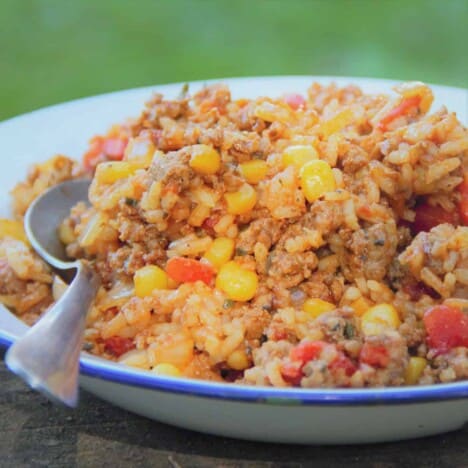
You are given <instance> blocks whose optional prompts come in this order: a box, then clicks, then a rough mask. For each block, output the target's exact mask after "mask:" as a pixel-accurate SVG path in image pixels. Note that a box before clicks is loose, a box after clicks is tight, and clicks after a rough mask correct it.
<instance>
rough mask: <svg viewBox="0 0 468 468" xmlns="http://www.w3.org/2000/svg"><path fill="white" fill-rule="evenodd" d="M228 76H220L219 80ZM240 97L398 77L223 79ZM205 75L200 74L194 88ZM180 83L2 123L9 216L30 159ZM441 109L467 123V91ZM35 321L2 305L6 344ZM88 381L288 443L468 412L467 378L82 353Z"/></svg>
mask: <svg viewBox="0 0 468 468" xmlns="http://www.w3.org/2000/svg"><path fill="white" fill-rule="evenodd" d="M217 81H220V80H217ZM221 81H223V82H225V83H227V84H228V85H229V86H230V88H231V91H232V93H233V96H234V97H255V96H258V95H270V96H280V95H281V94H283V93H285V92H305V90H306V89H307V87H308V86H309V85H310V84H311V82H312V81H319V82H322V83H329V82H331V81H335V82H336V83H337V84H338V85H343V84H349V83H353V84H357V85H359V86H361V87H362V88H363V90H364V91H365V92H370V93H372V92H389V91H390V87H391V86H392V85H394V84H395V83H396V82H394V81H388V80H375V79H365V78H352V77H348V78H342V77H339V78H338V77H265V78H241V79H223V80H221ZM204 83H205V82H197V83H192V84H191V85H190V89H191V91H194V90H197V89H199V88H200V87H202V86H203V85H204ZM180 89H181V84H173V85H165V86H156V87H151V88H140V89H134V90H129V91H122V92H117V93H111V94H106V95H102V96H97V97H91V98H86V99H81V100H78V101H73V102H69V103H66V104H60V105H57V106H52V107H49V108H45V109H42V110H39V111H35V112H32V113H29V114H26V115H23V116H19V117H16V118H13V119H11V120H8V121H5V122H3V123H1V124H0V144H1V148H2V155H3V156H2V163H3V164H2V170H1V171H0V195H1V197H0V216H1V217H4V216H7V215H8V214H9V197H8V191H9V190H10V189H11V188H12V187H13V186H14V185H15V183H16V182H18V181H19V180H20V179H22V178H23V177H24V175H25V173H26V170H27V168H28V166H29V165H31V164H32V163H34V162H37V161H41V160H45V159H47V158H48V157H50V156H51V155H53V154H55V153H62V154H66V155H68V156H72V157H75V158H79V157H80V156H81V154H82V153H83V152H84V150H85V149H86V146H87V141H88V140H89V138H90V137H91V136H93V135H94V134H96V133H99V132H104V131H106V129H107V128H108V127H109V126H110V125H111V124H113V123H117V122H120V121H123V120H125V119H126V118H128V117H133V116H137V115H138V114H139V112H140V111H141V109H142V106H143V103H144V101H145V100H147V99H148V98H149V97H150V95H151V92H152V91H158V92H162V93H164V94H165V95H166V96H169V97H175V96H176V95H177V94H178V93H179V92H180ZM433 90H434V92H435V96H436V100H435V103H434V106H433V109H437V108H438V107H440V106H441V105H446V106H447V107H448V108H449V109H450V110H453V111H456V112H457V114H458V116H459V118H460V120H461V121H462V122H464V123H465V124H466V123H467V120H468V119H467V114H468V106H467V103H468V91H467V90H463V89H457V88H448V87H442V86H434V87H433ZM26 329H27V327H26V326H25V325H23V324H22V323H21V322H19V320H18V319H16V318H15V317H14V316H13V315H12V314H11V313H10V312H8V311H7V310H6V309H5V308H4V307H3V306H1V305H0V345H4V346H9V345H10V344H11V343H12V342H13V341H14V340H15V339H16V338H17V337H19V336H21V334H22V333H24V332H25V330H26ZM81 374H82V375H81V385H82V387H83V388H85V389H86V390H88V391H89V392H91V393H94V394H95V395H97V396H99V397H101V398H103V399H104V400H107V401H109V402H111V403H114V404H116V405H118V406H120V407H122V408H125V409H127V410H129V411H132V412H135V413H138V414H140V415H143V416H146V417H149V418H153V419H156V420H159V421H163V422H166V423H169V424H174V425H177V426H181V427H185V428H188V429H194V430H197V431H201V432H207V433H211V434H216V435H224V436H230V437H237V438H242V439H251V440H259V441H260V440H261V441H269V442H285V443H304V444H309V443H315V444H342V443H370V442H382V441H391V440H399V439H408V438H413V437H422V436H427V435H432V434H437V433H442V432H447V431H450V430H455V429H457V428H460V427H462V426H463V425H464V424H465V423H466V422H467V421H468V381H465V382H457V383H453V384H445V385H438V386H426V387H404V388H386V389H353V390H351V389H330V390H329V389H275V388H262V387H246V386H239V385H227V384H215V383H209V382H202V381H195V380H187V379H171V378H167V377H160V376H155V375H153V374H151V373H149V372H144V371H139V370H136V369H132V368H128V367H124V366H121V365H118V364H114V363H112V362H108V361H105V360H102V359H99V358H95V357H92V356H89V355H87V354H83V355H82V358H81Z"/></svg>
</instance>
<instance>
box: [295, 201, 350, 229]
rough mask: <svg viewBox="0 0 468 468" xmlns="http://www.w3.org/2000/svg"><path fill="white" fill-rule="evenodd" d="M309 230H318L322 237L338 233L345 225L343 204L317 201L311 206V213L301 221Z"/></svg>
mask: <svg viewBox="0 0 468 468" xmlns="http://www.w3.org/2000/svg"><path fill="white" fill-rule="evenodd" d="M299 222H300V224H301V225H302V226H303V227H305V228H309V229H318V230H320V231H321V232H322V235H323V236H325V235H326V234H328V233H330V232H333V231H336V230H337V229H338V228H339V227H340V226H341V224H342V223H343V209H342V204H341V203H336V202H333V201H327V200H317V201H316V202H314V203H312V205H311V206H310V210H309V213H307V214H306V215H304V216H303V217H302V218H301V220H300V221H299Z"/></svg>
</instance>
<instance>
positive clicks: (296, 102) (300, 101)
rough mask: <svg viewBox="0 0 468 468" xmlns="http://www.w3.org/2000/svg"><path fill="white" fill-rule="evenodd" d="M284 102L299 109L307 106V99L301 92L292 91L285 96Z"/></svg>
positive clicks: (292, 107)
mask: <svg viewBox="0 0 468 468" xmlns="http://www.w3.org/2000/svg"><path fill="white" fill-rule="evenodd" d="M283 100H284V102H285V103H286V104H287V105H288V106H289V107H291V109H294V110H297V109H299V108H300V107H305V104H306V100H305V99H304V97H303V96H302V95H301V94H296V93H291V94H285V95H284V96H283Z"/></svg>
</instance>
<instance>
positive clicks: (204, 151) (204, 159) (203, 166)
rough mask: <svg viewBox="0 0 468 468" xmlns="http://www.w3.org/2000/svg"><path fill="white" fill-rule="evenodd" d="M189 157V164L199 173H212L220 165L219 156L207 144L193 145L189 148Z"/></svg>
mask: <svg viewBox="0 0 468 468" xmlns="http://www.w3.org/2000/svg"><path fill="white" fill-rule="evenodd" d="M191 153H192V155H191V157H190V162H189V165H190V167H191V168H192V169H193V170H194V171H195V172H198V173H199V174H205V175H213V174H216V173H217V172H218V171H219V169H220V167H221V156H220V155H219V153H218V152H217V151H216V150H215V149H214V148H212V147H211V146H208V145H194V146H192V148H191Z"/></svg>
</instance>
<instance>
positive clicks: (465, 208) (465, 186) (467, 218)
mask: <svg viewBox="0 0 468 468" xmlns="http://www.w3.org/2000/svg"><path fill="white" fill-rule="evenodd" d="M458 190H459V191H460V203H459V205H458V211H459V213H460V222H461V224H463V226H468V174H465V179H464V181H463V182H462V183H461V184H460V186H459V188H458Z"/></svg>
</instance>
